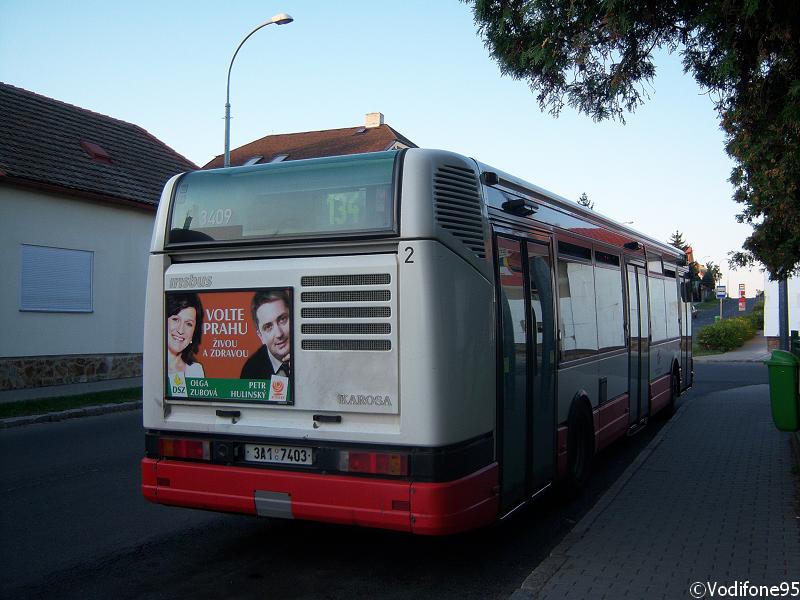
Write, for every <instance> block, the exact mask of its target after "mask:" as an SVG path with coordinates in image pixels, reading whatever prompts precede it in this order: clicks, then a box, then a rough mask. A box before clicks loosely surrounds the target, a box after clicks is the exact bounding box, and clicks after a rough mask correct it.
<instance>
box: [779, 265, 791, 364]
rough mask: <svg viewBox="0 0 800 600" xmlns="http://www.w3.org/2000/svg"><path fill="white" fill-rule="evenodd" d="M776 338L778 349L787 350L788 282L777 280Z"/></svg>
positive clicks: (785, 279)
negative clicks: (777, 339)
mask: <svg viewBox="0 0 800 600" xmlns="http://www.w3.org/2000/svg"><path fill="white" fill-rule="evenodd" d="M778 337H779V338H780V349H781V350H789V280H788V279H787V278H783V279H779V280H778Z"/></svg>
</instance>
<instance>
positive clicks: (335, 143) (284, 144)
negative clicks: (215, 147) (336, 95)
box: [203, 125, 417, 169]
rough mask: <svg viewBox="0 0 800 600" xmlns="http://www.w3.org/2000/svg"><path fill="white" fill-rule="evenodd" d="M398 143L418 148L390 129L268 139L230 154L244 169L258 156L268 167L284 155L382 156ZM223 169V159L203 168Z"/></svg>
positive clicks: (349, 129) (354, 129)
mask: <svg viewBox="0 0 800 600" xmlns="http://www.w3.org/2000/svg"><path fill="white" fill-rule="evenodd" d="M396 142H400V143H401V144H403V145H405V146H408V147H410V148H416V147H417V145H416V144H415V143H414V142H412V141H410V140H409V139H408V138H406V137H405V136H404V135H402V134H400V133H398V132H397V131H395V130H394V129H392V128H391V127H389V126H388V125H380V126H378V127H364V126H361V127H347V128H344V129H326V130H323V131H306V132H303V133H283V134H278V135H268V136H266V137H263V138H261V139H259V140H256V141H254V142H250V143H249V144H245V145H244V146H240V147H239V148H236V149H234V150H231V166H234V167H235V166H240V165H243V164H244V163H246V162H247V161H248V160H250V159H252V158H254V157H259V156H260V157H262V158H261V160H260V161H259V162H261V163H268V162H270V161H271V160H272V159H273V158H275V157H276V156H279V155H281V154H286V155H288V156H287V158H286V159H285V160H299V159H302V158H318V157H321V156H339V155H342V154H359V153H362V152H380V151H382V150H387V149H388V148H390V147H391V146H392V145H393V144H395V143H396ZM222 165H223V157H222V155H220V156H217V157H216V158H214V159H213V160H212V161H210V162H209V163H208V164H206V165H205V166H203V168H204V169H214V168H217V167H221V166H222Z"/></svg>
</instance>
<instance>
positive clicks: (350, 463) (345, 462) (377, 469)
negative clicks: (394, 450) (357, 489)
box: [339, 451, 408, 476]
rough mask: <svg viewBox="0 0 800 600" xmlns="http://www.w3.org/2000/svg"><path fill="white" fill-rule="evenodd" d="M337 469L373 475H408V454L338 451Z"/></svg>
mask: <svg viewBox="0 0 800 600" xmlns="http://www.w3.org/2000/svg"><path fill="white" fill-rule="evenodd" d="M339 469H340V470H341V471H346V472H348V473H370V474H373V475H401V476H406V475H408V455H407V454H391V453H386V452H353V451H349V452H348V451H342V452H340V453H339Z"/></svg>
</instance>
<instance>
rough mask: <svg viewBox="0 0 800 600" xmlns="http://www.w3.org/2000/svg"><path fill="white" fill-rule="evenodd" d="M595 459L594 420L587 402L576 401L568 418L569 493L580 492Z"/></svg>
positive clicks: (567, 488) (566, 485) (567, 486)
mask: <svg viewBox="0 0 800 600" xmlns="http://www.w3.org/2000/svg"><path fill="white" fill-rule="evenodd" d="M593 460H594V421H593V419H592V412H591V410H589V408H588V406H587V404H586V403H585V402H575V403H573V405H572V408H571V409H570V411H569V419H567V477H566V481H565V482H564V483H565V487H566V490H567V492H568V493H570V494H575V493H577V492H580V491H581V490H582V489H583V487H584V486H585V485H586V482H587V481H588V479H589V474H590V473H591V470H592V461H593Z"/></svg>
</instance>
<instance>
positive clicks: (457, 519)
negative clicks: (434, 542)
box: [411, 463, 500, 535]
mask: <svg viewBox="0 0 800 600" xmlns="http://www.w3.org/2000/svg"><path fill="white" fill-rule="evenodd" d="M499 491H500V486H499V470H498V468H497V463H492V464H491V465H489V466H487V467H484V468H483V469H481V470H480V471H477V472H475V473H472V474H470V475H467V476H466V477H462V478H461V479H456V480H455V481H448V482H446V483H414V484H413V485H412V486H411V511H412V515H413V522H412V525H411V530H412V531H413V532H414V533H420V534H423V535H448V534H451V533H458V532H460V531H467V530H468V529H474V528H476V527H481V526H483V525H488V524H489V523H491V522H492V521H494V520H495V519H497V511H498V509H499V506H500V503H499V499H500V497H499Z"/></svg>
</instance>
